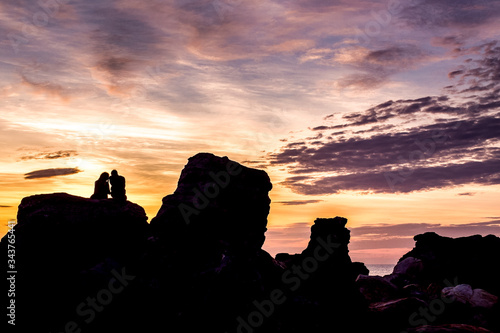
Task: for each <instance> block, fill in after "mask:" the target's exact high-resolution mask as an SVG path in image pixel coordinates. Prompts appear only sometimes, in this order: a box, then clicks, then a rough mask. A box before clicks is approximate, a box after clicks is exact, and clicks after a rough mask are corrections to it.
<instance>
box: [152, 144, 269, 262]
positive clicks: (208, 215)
mask: <svg viewBox="0 0 500 333" xmlns="http://www.w3.org/2000/svg"><path fill="white" fill-rule="evenodd" d="M271 189H272V184H271V181H270V179H269V176H268V175H267V173H266V172H265V171H262V170H257V169H252V168H248V167H245V166H243V165H241V164H239V163H237V162H235V161H232V160H230V159H228V158H227V157H218V156H215V155H213V154H209V153H199V154H196V155H195V156H193V157H190V158H189V160H188V163H187V164H186V166H185V167H184V169H183V170H182V172H181V175H180V178H179V181H178V184H177V188H176V190H175V191H174V193H173V194H170V195H167V196H166V197H164V198H163V204H162V206H161V208H160V210H159V212H158V214H157V215H156V217H154V218H153V219H152V221H151V226H152V228H153V231H154V233H155V236H157V237H158V238H159V239H161V240H163V241H164V243H165V245H167V246H169V247H170V248H173V247H174V248H179V246H182V245H183V244H185V243H186V241H187V242H188V245H189V247H191V248H193V247H194V248H196V249H197V250H200V249H201V248H202V249H203V251H205V252H209V253H210V254H212V255H215V256H216V257H220V255H221V254H222V253H223V252H225V251H233V252H234V251H236V252H241V251H243V252H253V253H255V252H256V251H259V250H260V249H261V247H262V244H263V243H264V240H265V236H264V234H265V232H266V230H267V228H266V226H267V216H268V214H269V210H270V203H271V199H270V198H269V195H268V193H269V191H270V190H271Z"/></svg>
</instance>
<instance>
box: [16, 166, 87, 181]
mask: <svg viewBox="0 0 500 333" xmlns="http://www.w3.org/2000/svg"><path fill="white" fill-rule="evenodd" d="M79 172H82V171H81V170H80V169H78V168H54V169H43V170H35V171H31V172H28V173H26V174H25V175H24V179H36V178H51V177H57V176H66V175H73V174H76V173H79Z"/></svg>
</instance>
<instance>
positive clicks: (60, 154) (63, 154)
mask: <svg viewBox="0 0 500 333" xmlns="http://www.w3.org/2000/svg"><path fill="white" fill-rule="evenodd" d="M77 155H78V153H77V152H76V150H58V151H55V152H47V153H45V152H44V153H37V154H31V155H24V156H22V157H21V160H25V161H26V160H44V159H47V160H54V159H58V158H68V157H73V156H77Z"/></svg>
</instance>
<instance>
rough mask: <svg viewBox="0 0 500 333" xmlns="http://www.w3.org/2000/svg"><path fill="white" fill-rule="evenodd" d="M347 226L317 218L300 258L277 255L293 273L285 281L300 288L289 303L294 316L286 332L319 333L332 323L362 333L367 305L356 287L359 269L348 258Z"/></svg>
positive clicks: (343, 222)
mask: <svg viewBox="0 0 500 333" xmlns="http://www.w3.org/2000/svg"><path fill="white" fill-rule="evenodd" d="M346 223H347V219H345V218H343V217H335V218H318V219H316V220H315V221H314V224H313V225H312V226H311V239H310V241H309V243H308V245H307V248H306V249H305V250H304V251H302V253H301V254H300V255H293V256H289V257H287V256H286V255H284V254H280V256H279V258H280V259H281V260H284V262H285V263H286V266H287V267H288V269H289V270H292V271H293V272H295V274H294V275H290V277H289V276H288V275H287V276H286V277H285V278H286V280H289V281H290V282H291V283H293V282H292V281H294V282H295V283H296V284H297V286H299V287H300V288H297V291H295V293H294V297H295V299H294V302H293V303H292V304H290V310H289V311H290V312H291V313H293V314H297V315H292V316H290V318H289V319H288V323H286V325H289V326H287V327H288V330H291V331H293V332H295V330H296V331H297V332H303V331H309V332H322V331H324V330H325V329H327V328H328V327H330V326H331V322H332V321H335V323H336V324H337V325H339V327H347V326H349V327H350V329H351V330H352V331H362V330H363V327H364V326H363V325H364V324H365V321H364V318H365V315H366V311H367V304H366V303H365V301H364V299H363V296H362V295H361V294H360V292H359V290H358V288H357V287H356V286H355V279H356V278H357V276H358V272H359V270H360V267H359V265H358V264H356V265H354V264H353V263H352V262H351V259H350V257H349V250H348V244H349V240H350V231H349V230H348V229H347V228H346V227H345V225H346ZM301 276H302V278H300V279H298V278H299V277H301ZM292 277H293V278H295V279H297V280H293V279H292ZM299 281H300V283H299ZM299 313H302V315H301V316H299ZM311 322H313V323H314V324H315V325H311ZM346 325H347V326H346ZM284 331H285V332H286V331H287V330H284Z"/></svg>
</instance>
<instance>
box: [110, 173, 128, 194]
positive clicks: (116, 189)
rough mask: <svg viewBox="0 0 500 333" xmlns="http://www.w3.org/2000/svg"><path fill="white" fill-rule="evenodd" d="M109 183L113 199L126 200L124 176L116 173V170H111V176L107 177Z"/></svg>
mask: <svg viewBox="0 0 500 333" xmlns="http://www.w3.org/2000/svg"><path fill="white" fill-rule="evenodd" d="M109 183H110V184H111V196H112V197H113V199H118V200H127V196H126V195H125V177H123V176H120V175H118V171H116V170H113V171H111V177H109Z"/></svg>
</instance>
